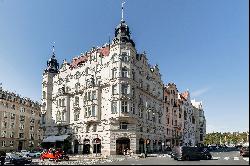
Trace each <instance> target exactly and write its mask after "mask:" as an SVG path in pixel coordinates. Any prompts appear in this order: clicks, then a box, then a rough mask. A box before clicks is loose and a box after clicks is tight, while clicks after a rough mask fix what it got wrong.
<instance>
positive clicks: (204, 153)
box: [199, 147, 212, 160]
mask: <svg viewBox="0 0 250 166" xmlns="http://www.w3.org/2000/svg"><path fill="white" fill-rule="evenodd" d="M199 151H200V159H201V160H211V159H212V155H211V153H210V151H209V149H208V148H206V147H199Z"/></svg>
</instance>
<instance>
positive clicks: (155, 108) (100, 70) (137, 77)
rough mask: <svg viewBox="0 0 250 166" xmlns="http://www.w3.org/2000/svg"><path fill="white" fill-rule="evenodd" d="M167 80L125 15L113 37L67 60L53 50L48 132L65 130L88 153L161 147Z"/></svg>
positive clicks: (46, 76) (46, 99) (47, 86)
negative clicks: (60, 60) (138, 47)
mask: <svg viewBox="0 0 250 166" xmlns="http://www.w3.org/2000/svg"><path fill="white" fill-rule="evenodd" d="M163 87H164V85H163V82H162V80H161V74H160V72H159V68H158V66H157V65H155V66H151V65H150V64H149V63H148V60H147V56H146V53H138V52H137V50H136V48H135V43H134V41H133V40H132V39H131V37H130V30H129V27H128V25H127V24H126V23H125V21H124V20H122V21H121V22H120V23H119V25H118V26H117V27H116V29H115V37H114V39H113V40H112V42H111V43H109V44H105V45H103V46H102V47H93V48H92V49H91V50H89V51H88V52H85V53H84V54H81V55H79V56H78V57H75V58H73V60H72V62H71V63H68V62H66V61H64V62H63V63H62V65H61V66H60V67H59V64H58V62H57V60H56V58H55V52H54V51H53V55H52V58H51V59H50V60H49V61H48V62H47V68H46V69H45V71H44V73H43V82H42V94H43V96H42V98H43V99H42V119H43V120H42V121H43V126H44V129H45V130H44V134H45V135H44V138H45V141H46V139H47V140H48V139H49V138H50V137H52V136H56V135H58V136H60V135H61V136H62V135H64V136H65V138H66V137H68V138H67V139H69V140H70V142H72V145H71V150H72V152H74V153H83V154H95V153H98V154H100V153H101V154H103V155H113V154H123V151H124V149H127V148H128V149H131V150H133V151H134V152H135V153H142V152H145V151H147V152H153V151H161V150H163V148H164V145H165V144H166V142H165V140H166V138H165V134H164V132H165V131H164V121H165V117H164V114H165V113H164V102H163Z"/></svg>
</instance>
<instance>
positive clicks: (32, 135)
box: [0, 87, 42, 152]
mask: <svg viewBox="0 0 250 166" xmlns="http://www.w3.org/2000/svg"><path fill="white" fill-rule="evenodd" d="M40 108H41V107H40V105H39V103H37V102H34V101H32V100H30V99H28V98H23V97H20V96H19V95H17V94H15V93H11V92H8V91H5V90H3V89H2V88H1V87H0V134H1V135H0V150H4V151H7V152H9V151H13V150H14V151H16V150H22V149H26V150H27V149H33V148H36V147H37V146H38V145H39V144H40V143H41V140H42V130H41V129H40V118H41V113H40Z"/></svg>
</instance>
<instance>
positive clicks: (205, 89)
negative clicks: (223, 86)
mask: <svg viewBox="0 0 250 166" xmlns="http://www.w3.org/2000/svg"><path fill="white" fill-rule="evenodd" d="M210 89H211V88H209V87H206V88H202V89H198V90H196V91H194V92H192V93H191V95H192V97H198V96H200V95H202V94H204V93H206V92H207V91H208V90H210Z"/></svg>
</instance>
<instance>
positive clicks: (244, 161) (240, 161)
mask: <svg viewBox="0 0 250 166" xmlns="http://www.w3.org/2000/svg"><path fill="white" fill-rule="evenodd" d="M211 154H212V156H213V159H212V160H200V161H176V160H174V159H173V158H171V157H170V156H169V155H166V154H157V155H155V156H157V157H147V158H134V157H129V156H128V157H124V156H118V157H113V158H112V159H111V158H109V159H103V160H97V159H92V160H89V159H86V158H85V159H84V158H83V157H82V156H79V157H78V158H73V157H71V158H70V161H60V162H54V161H48V160H47V161H39V159H35V160H33V161H34V162H33V164H36V165H38V164H39V165H55V164H56V165H249V157H242V156H240V155H239V151H231V152H211Z"/></svg>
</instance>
